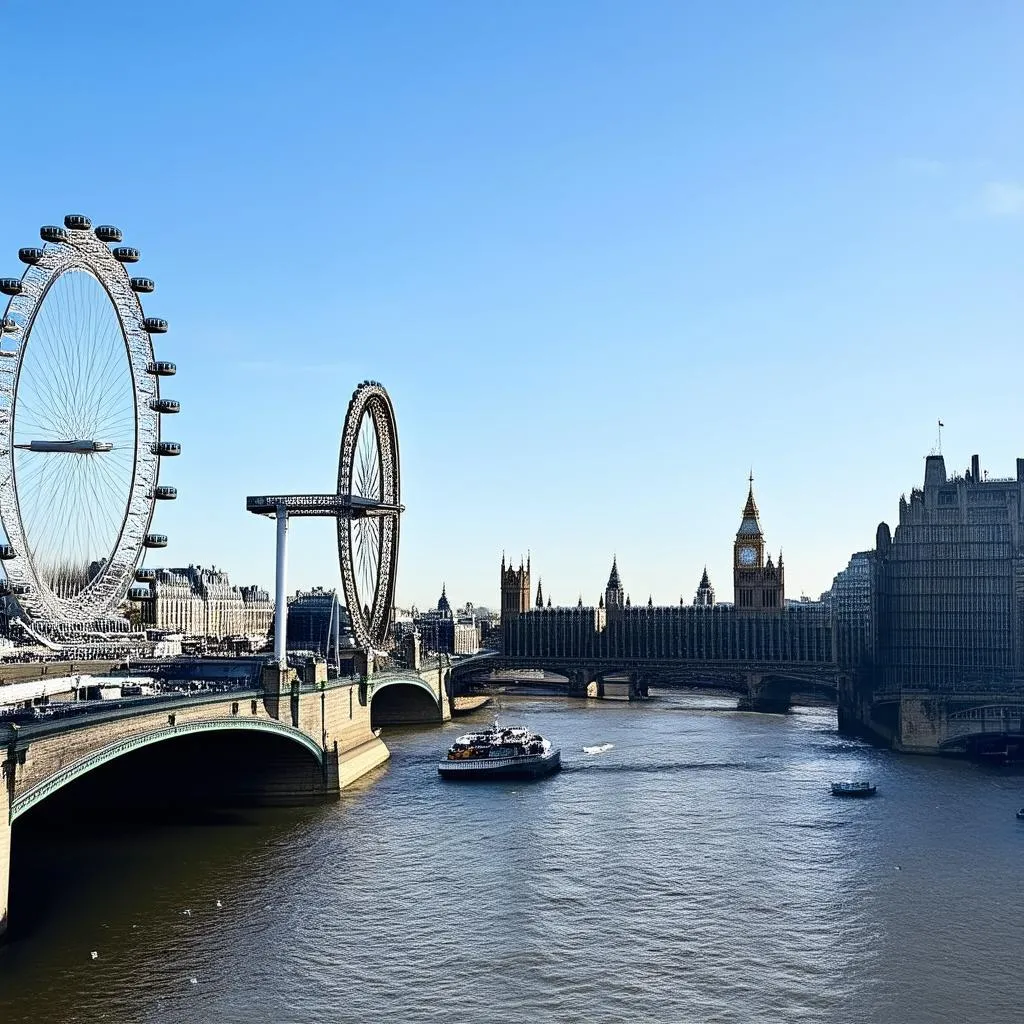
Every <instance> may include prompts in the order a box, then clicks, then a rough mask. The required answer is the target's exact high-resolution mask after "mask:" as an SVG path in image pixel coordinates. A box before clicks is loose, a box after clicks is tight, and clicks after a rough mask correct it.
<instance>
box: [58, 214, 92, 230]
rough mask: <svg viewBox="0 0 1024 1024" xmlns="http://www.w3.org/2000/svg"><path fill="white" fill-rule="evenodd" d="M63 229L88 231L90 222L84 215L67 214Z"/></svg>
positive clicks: (90, 225)
mask: <svg viewBox="0 0 1024 1024" xmlns="http://www.w3.org/2000/svg"><path fill="white" fill-rule="evenodd" d="M64 227H66V228H71V230H72V231H88V230H89V228H91V227H92V221H91V220H89V218H88V217H86V216H85V215H84V214H81V213H69V214H68V215H67V216H66V217H65V218H64Z"/></svg>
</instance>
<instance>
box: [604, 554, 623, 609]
mask: <svg viewBox="0 0 1024 1024" xmlns="http://www.w3.org/2000/svg"><path fill="white" fill-rule="evenodd" d="M625 598H626V594H625V591H624V590H623V589H622V581H621V580H620V579H619V565H618V559H617V558H615V557H614V556H613V557H612V571H611V573H610V574H609V576H608V586H606V587H605V588H604V608H605V614H606V615H607V616H608V618H610V619H612V618H614V617H615V616H616V615H619V614H620V613H621V612H622V609H623V606H624V605H625Z"/></svg>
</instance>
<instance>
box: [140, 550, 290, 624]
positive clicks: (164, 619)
mask: <svg viewBox="0 0 1024 1024" xmlns="http://www.w3.org/2000/svg"><path fill="white" fill-rule="evenodd" d="M139 615H140V624H141V625H142V626H143V627H144V628H146V629H159V630H168V631H170V632H175V633H183V634H185V635H186V636H193V637H195V636H201V637H209V638H211V639H224V638H225V637H229V636H266V635H267V633H268V632H269V631H270V627H271V624H272V622H273V619H274V604H273V601H272V600H271V598H270V594H269V593H267V591H265V590H261V589H260V588H259V587H256V586H250V587H235V586H232V585H231V581H230V580H229V579H228V574H227V573H226V572H223V571H222V570H219V569H217V568H215V567H212V568H209V569H204V568H203V567H202V566H199V565H190V566H188V568H182V569H157V570H156V578H155V579H154V580H152V581H151V582H150V594H149V597H147V598H143V599H142V600H141V601H140V602H139Z"/></svg>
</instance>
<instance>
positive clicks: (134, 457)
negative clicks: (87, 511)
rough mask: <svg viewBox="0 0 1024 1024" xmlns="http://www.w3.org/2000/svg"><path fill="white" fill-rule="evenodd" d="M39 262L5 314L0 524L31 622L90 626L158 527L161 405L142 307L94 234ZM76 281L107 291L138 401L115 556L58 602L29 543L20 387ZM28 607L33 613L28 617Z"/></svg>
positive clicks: (78, 233) (124, 587) (119, 594)
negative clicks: (7, 344)
mask: <svg viewBox="0 0 1024 1024" xmlns="http://www.w3.org/2000/svg"><path fill="white" fill-rule="evenodd" d="M35 252H36V254H37V258H36V259H35V260H34V261H33V262H32V263H31V264H30V265H29V266H27V267H26V269H25V271H24V273H23V275H22V278H21V289H20V291H19V292H18V293H17V294H13V295H12V296H11V298H10V300H9V301H8V303H7V306H6V309H5V312H4V317H5V319H9V320H10V321H11V322H13V323H14V324H15V327H16V329H15V330H14V331H13V332H8V333H5V334H4V335H3V338H5V339H6V338H8V337H9V336H10V335H11V334H13V335H14V340H15V341H16V343H17V349H16V352H15V355H14V356H13V357H11V360H12V362H13V364H14V365H13V367H12V369H10V370H8V371H7V372H6V374H0V399H3V400H5V402H4V404H5V411H4V420H5V422H3V423H2V425H0V436H2V437H3V438H4V439H5V441H6V444H5V445H4V448H3V450H2V451H0V464H2V465H3V473H2V474H0V521H2V525H3V529H4V532H5V533H6V535H7V541H8V544H10V545H11V546H12V547H13V548H14V556H13V557H12V558H9V559H8V560H6V561H5V562H4V569H5V572H6V576H7V579H8V582H9V585H10V586H11V587H12V588H14V587H18V586H20V587H22V588H23V589H25V588H27V593H28V599H27V600H26V601H24V602H20V603H22V607H23V611H25V612H26V614H28V616H29V618H31V619H54V620H57V621H65V622H66V621H88V620H90V619H96V618H98V617H99V618H102V617H104V616H109V615H112V614H114V608H115V606H116V605H117V604H118V603H119V602H120V601H122V600H123V599H124V597H125V596H126V594H127V591H128V588H129V586H130V585H131V578H130V577H131V575H132V573H133V572H134V569H135V567H136V566H137V565H138V563H139V561H140V557H141V553H142V550H143V548H144V546H145V545H144V540H145V538H146V537H147V535H148V531H149V527H150V525H151V523H152V517H153V512H154V508H155V497H154V490H155V487H156V485H157V482H158V479H159V472H160V467H159V459H158V458H157V455H156V446H158V444H159V441H160V415H159V413H158V412H157V411H155V410H153V409H152V408H151V403H152V402H153V401H154V400H158V399H159V381H158V379H157V377H156V376H150V375H149V374H148V373H147V367H148V366H149V364H150V363H152V362H153V361H154V358H155V356H154V350H153V344H152V338H151V337H150V334H149V331H148V330H147V325H146V321H145V315H144V312H143V309H142V306H141V303H140V302H139V299H138V296H137V295H136V294H135V292H134V290H133V288H132V283H131V280H130V279H129V277H128V274H127V272H126V270H125V268H124V266H123V263H122V262H120V261H119V260H118V259H116V258H115V257H114V254H113V253H112V252H111V250H110V249H109V248H108V247H107V246H106V245H105V244H104V243H103V242H102V241H100V240H99V238H97V237H96V235H94V234H93V233H92V232H90V231H89V230H88V229H84V230H71V229H69V230H67V231H66V232H64V237H63V238H62V239H61V241H59V242H57V243H56V244H53V245H47V246H46V247H44V248H43V249H41V250H35ZM78 273H82V274H85V275H86V276H87V277H88V278H89V279H91V281H93V282H95V284H96V286H98V287H99V288H100V289H101V290H102V292H103V296H104V298H105V300H106V301H107V302H108V303H109V308H110V312H111V314H112V316H113V318H114V320H115V321H116V326H117V332H118V333H119V335H120V338H119V342H118V343H116V345H115V348H116V350H117V351H118V353H119V358H120V360H121V365H122V368H123V369H125V370H126V372H125V375H124V376H125V381H126V382H127V384H128V385H129V389H130V394H131V412H132V427H131V437H132V445H131V471H130V474H126V480H125V487H124V490H123V508H122V509H121V513H120V518H121V522H120V525H119V527H118V528H117V531H116V535H114V536H113V538H112V540H111V542H110V546H109V549H108V550H106V551H105V552H102V560H101V561H100V562H99V568H98V570H97V571H96V573H95V575H94V576H93V577H92V578H90V579H89V580H88V582H87V583H86V584H85V585H84V586H82V587H81V589H79V590H78V591H77V592H75V593H72V594H70V595H67V594H65V595H64V596H61V595H59V594H58V593H56V592H55V590H54V589H53V587H52V586H51V585H50V583H49V582H48V581H47V580H46V578H45V576H44V572H43V567H42V566H40V565H39V564H38V560H37V556H36V554H35V552H33V550H32V547H31V545H30V543H29V537H30V535H31V531H30V530H29V529H28V525H27V524H26V519H25V516H24V510H23V507H22V504H23V501H22V499H23V497H24V495H23V494H22V487H23V486H24V484H22V485H19V479H18V468H17V464H16V457H15V427H16V423H17V421H18V413H19V394H18V392H19V387H20V386H21V384H22V375H23V372H24V368H25V361H26V356H27V355H28V354H29V353H30V352H33V353H34V352H35V350H34V349H33V348H32V342H33V335H34V334H35V332H36V327H37V322H38V319H39V316H40V313H41V312H42V311H43V310H44V309H45V308H46V301H47V298H48V297H49V296H50V294H51V291H52V289H53V288H54V287H55V286H56V285H57V284H58V282H60V281H62V280H65V279H67V277H68V275H74V274H78ZM104 310H106V307H104ZM122 345H123V348H121V346H122ZM2 361H3V362H5V363H6V362H7V360H6V359H5V360H2ZM98 450H100V449H98ZM116 504H117V505H120V504H121V501H120V500H118V501H117V503H116ZM130 523H131V526H132V528H131V529H129V525H130ZM26 605H28V606H29V607H31V608H34V609H36V610H35V611H33V612H31V613H30V612H29V608H26V607H25V606H26Z"/></svg>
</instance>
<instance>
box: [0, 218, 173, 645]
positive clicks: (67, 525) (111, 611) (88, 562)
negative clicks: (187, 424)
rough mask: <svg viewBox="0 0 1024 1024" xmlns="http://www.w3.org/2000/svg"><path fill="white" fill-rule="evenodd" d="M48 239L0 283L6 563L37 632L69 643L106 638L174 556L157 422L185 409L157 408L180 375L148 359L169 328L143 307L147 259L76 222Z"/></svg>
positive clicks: (2, 549) (167, 451)
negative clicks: (163, 558) (168, 555)
mask: <svg viewBox="0 0 1024 1024" xmlns="http://www.w3.org/2000/svg"><path fill="white" fill-rule="evenodd" d="M39 233H40V236H41V238H42V240H43V241H44V243H46V244H45V245H44V246H43V247H42V248H36V247H31V248H23V249H20V250H19V252H18V256H19V258H20V259H21V261H22V262H23V263H25V264H26V269H25V272H24V274H23V275H22V277H21V278H13V277H12V278H0V292H3V293H4V294H6V295H9V296H10V300H9V302H8V304H7V309H6V311H5V313H4V315H3V317H2V319H0V524H2V526H3V530H4V532H5V533H6V537H7V540H6V543H5V544H2V545H0V561H2V563H3V568H4V570H5V575H6V582H5V584H4V585H3V589H4V591H5V592H6V593H7V594H9V595H13V596H14V597H15V598H16V599H17V601H18V604H19V606H20V607H21V610H22V612H23V613H24V616H25V618H26V619H27V620H29V623H31V626H32V627H33V628H34V629H35V630H37V631H41V632H43V633H45V634H50V635H60V634H62V633H64V632H66V631H67V630H68V629H71V630H83V629H88V628H90V626H91V627H92V628H99V629H102V628H103V627H102V625H96V624H99V623H103V622H104V620H109V619H115V618H118V617H119V614H118V609H119V607H120V605H121V603H122V602H123V601H124V599H125V597H126V596H127V594H128V592H129V588H130V587H131V585H132V582H133V579H135V578H136V577H137V578H138V579H140V580H143V581H144V580H148V579H149V578H151V576H152V574H153V573H152V570H145V569H138V566H139V563H140V560H141V557H142V554H143V551H144V549H146V548H162V547H166V545H167V538H166V536H164V535H163V534H158V533H150V532H149V530H150V524H151V521H152V518H153V510H154V506H155V503H156V502H157V501H161V500H163V501H166V500H172V499H174V498H176V497H177V491H176V489H175V488H174V487H169V486H165V485H161V484H160V483H159V476H160V460H161V458H162V457H166V456H175V455H178V454H179V453H180V452H181V445H180V444H178V443H177V442H174V441H164V440H161V431H160V420H161V416H162V415H165V414H170V413H176V412H178V410H179V404H178V402H176V401H173V400H172V399H168V398H161V397H160V385H159V381H160V378H161V377H168V376H171V375H173V374H174V373H175V369H176V368H175V365H174V363H170V362H164V361H159V360H157V359H156V358H155V356H154V352H153V341H152V336H153V335H156V334H163V333H164V332H165V331H166V330H167V321H166V320H161V319H159V318H157V317H147V316H146V315H145V313H144V312H143V309H142V304H141V302H140V301H139V295H140V294H143V293H149V292H152V291H153V289H154V284H153V281H152V280H150V279H149V278H146V277H129V275H128V272H127V270H126V269H125V268H126V265H127V264H132V263H135V262H137V261H138V259H139V252H138V250H137V249H133V248H131V247H129V246H124V245H119V244H117V243H120V242H121V240H122V236H121V231H120V230H119V229H118V228H116V227H112V226H111V225H99V226H97V227H96V228H93V227H92V223H91V221H90V220H89V218H88V217H83V216H81V215H77V214H72V215H69V216H67V217H65V218H64V226H63V227H57V226H52V225H51V226H47V227H43V228H41V229H40V232H39Z"/></svg>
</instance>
